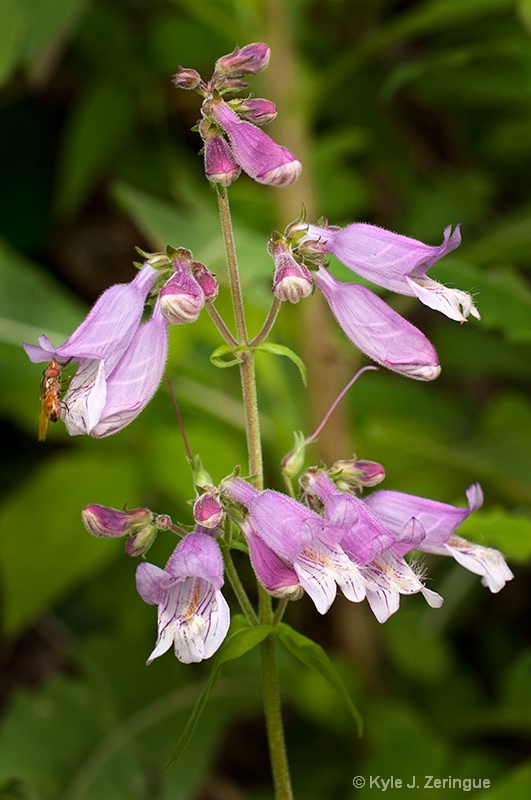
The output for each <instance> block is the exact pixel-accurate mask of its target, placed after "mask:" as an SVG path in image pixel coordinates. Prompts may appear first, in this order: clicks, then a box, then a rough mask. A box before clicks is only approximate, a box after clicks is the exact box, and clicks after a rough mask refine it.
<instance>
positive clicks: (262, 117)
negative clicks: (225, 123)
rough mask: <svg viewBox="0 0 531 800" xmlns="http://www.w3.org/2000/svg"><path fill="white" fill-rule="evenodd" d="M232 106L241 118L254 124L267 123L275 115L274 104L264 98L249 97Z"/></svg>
mask: <svg viewBox="0 0 531 800" xmlns="http://www.w3.org/2000/svg"><path fill="white" fill-rule="evenodd" d="M233 102H234V101H233ZM233 107H234V110H235V111H236V112H237V114H238V116H239V117H241V119H246V120H247V121H248V122H252V123H253V124H254V125H267V123H268V122H272V121H273V120H274V119H275V117H276V116H277V107H276V105H275V104H274V103H272V102H271V100H264V99H263V98H261V97H249V98H248V99H247V100H241V101H239V102H238V104H237V105H234V106H233Z"/></svg>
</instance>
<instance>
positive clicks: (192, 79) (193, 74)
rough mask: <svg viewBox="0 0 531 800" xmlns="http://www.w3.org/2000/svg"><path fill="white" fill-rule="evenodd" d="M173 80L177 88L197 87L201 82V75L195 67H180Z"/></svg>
mask: <svg viewBox="0 0 531 800" xmlns="http://www.w3.org/2000/svg"><path fill="white" fill-rule="evenodd" d="M172 81H173V83H174V85H175V86H176V87H177V89H197V87H198V86H199V85H200V84H201V75H200V74H199V72H197V71H196V70H195V69H185V68H184V67H179V70H178V72H176V73H175V75H174V76H173V78H172Z"/></svg>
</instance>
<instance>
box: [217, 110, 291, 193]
mask: <svg viewBox="0 0 531 800" xmlns="http://www.w3.org/2000/svg"><path fill="white" fill-rule="evenodd" d="M203 113H204V114H205V116H207V117H209V118H211V119H213V120H214V121H215V122H216V123H217V124H218V125H219V126H220V128H222V130H223V131H224V132H225V133H226V134H227V136H228V138H229V141H230V146H231V150H232V154H233V156H234V159H235V161H236V162H237V163H238V164H239V165H240V167H241V168H242V169H243V170H244V172H246V173H247V174H248V175H249V176H250V177H251V178H253V179H254V180H255V181H256V182H257V183H264V184H267V185H269V186H290V185H291V184H292V183H294V182H295V181H296V180H297V178H298V177H299V175H300V173H301V170H302V164H301V163H300V161H298V160H297V159H296V158H295V156H294V155H293V154H292V153H290V151H289V150H287V149H286V148H285V147H281V146H280V145H279V144H277V143H276V142H274V141H273V139H271V137H270V136H268V135H267V134H266V133H264V132H263V131H262V130H260V128H257V127H256V126H255V125H253V124H252V123H251V122H247V121H246V120H243V119H241V118H240V117H239V116H238V114H237V113H236V112H235V111H234V110H233V109H232V108H231V107H230V106H229V105H228V103H226V102H225V101H224V100H221V99H220V98H215V99H214V100H212V101H211V102H209V103H207V104H206V105H205V106H204V108H203Z"/></svg>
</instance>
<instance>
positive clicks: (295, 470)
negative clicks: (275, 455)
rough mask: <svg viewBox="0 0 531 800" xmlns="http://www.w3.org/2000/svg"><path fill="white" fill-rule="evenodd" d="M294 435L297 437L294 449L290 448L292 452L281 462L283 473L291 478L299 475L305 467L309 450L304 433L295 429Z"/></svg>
mask: <svg viewBox="0 0 531 800" xmlns="http://www.w3.org/2000/svg"><path fill="white" fill-rule="evenodd" d="M293 435H294V437H295V444H294V446H293V450H290V452H289V453H287V454H286V455H285V456H284V458H283V459H282V462H281V469H282V474H283V475H285V476H286V478H289V479H290V480H291V479H292V478H294V477H295V476H296V475H298V474H299V472H300V471H301V470H302V468H303V467H304V461H305V458H306V451H307V450H308V445H307V442H306V439H305V438H304V434H302V433H300V432H298V431H295V432H294V434H293Z"/></svg>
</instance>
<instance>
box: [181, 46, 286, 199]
mask: <svg viewBox="0 0 531 800" xmlns="http://www.w3.org/2000/svg"><path fill="white" fill-rule="evenodd" d="M269 56H270V50H269V47H268V46H267V45H266V44H262V43H261V42H257V43H254V44H249V45H247V46H246V47H242V48H239V47H236V48H235V49H234V51H233V52H232V53H229V54H228V55H225V56H222V57H221V58H219V59H218V60H217V62H216V65H215V69H214V74H213V75H212V77H211V79H210V80H209V81H208V82H205V81H203V80H202V79H201V76H200V75H199V73H198V72H196V71H195V70H193V69H187V68H183V67H181V68H180V69H179V71H178V72H177V73H176V74H175V75H174V76H173V83H174V84H175V86H176V87H177V88H179V89H192V90H194V91H196V92H197V93H198V94H199V95H201V96H202V98H203V102H202V106H201V117H202V118H201V121H200V122H198V124H197V130H198V131H199V134H200V136H201V138H202V140H203V143H204V148H203V152H204V158H205V174H206V177H207V178H208V180H209V181H211V182H212V183H218V184H220V185H221V186H225V187H226V186H230V184H231V183H233V181H235V180H236V178H238V176H239V174H240V169H243V171H244V172H246V173H247V174H248V175H249V176H250V177H251V178H253V180H255V181H257V183H263V184H268V185H270V186H289V185H290V184H292V183H294V181H296V180H297V178H298V177H299V175H300V172H301V169H302V165H301V163H300V161H298V160H297V159H296V158H295V156H294V155H293V154H292V153H290V151H289V150H287V149H286V148H285V147H282V146H281V145H279V144H277V143H276V142H275V141H274V140H273V139H271V137H270V136H268V135H267V134H266V133H264V132H263V131H262V130H261V126H263V125H266V124H267V123H268V122H271V120H273V119H274V118H275V117H276V113H277V112H276V108H275V105H274V103H272V102H271V101H270V100H266V99H263V98H258V97H253V96H252V95H250V96H248V97H245V98H240V97H237V98H233V97H230V95H233V94H234V93H237V92H241V91H243V90H245V89H246V88H247V83H246V82H245V81H244V80H242V78H243V77H244V76H247V75H256V74H258V73H259V72H262V71H263V70H264V69H265V68H266V67H267V65H268V64H269Z"/></svg>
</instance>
